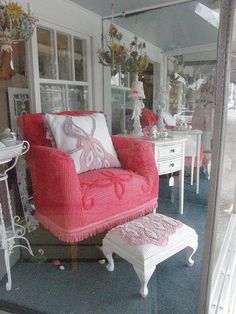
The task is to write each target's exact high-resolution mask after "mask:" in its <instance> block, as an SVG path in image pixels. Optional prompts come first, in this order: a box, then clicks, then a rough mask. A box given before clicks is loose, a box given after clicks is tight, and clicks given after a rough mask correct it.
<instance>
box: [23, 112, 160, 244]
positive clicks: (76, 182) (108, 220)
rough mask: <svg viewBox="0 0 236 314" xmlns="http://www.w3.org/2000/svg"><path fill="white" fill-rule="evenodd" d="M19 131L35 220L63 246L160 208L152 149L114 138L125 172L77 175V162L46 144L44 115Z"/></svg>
mask: <svg viewBox="0 0 236 314" xmlns="http://www.w3.org/2000/svg"><path fill="white" fill-rule="evenodd" d="M92 113H94V112H91V111H67V112H62V113H61V114H64V115H72V116H73V115H74V116H76V115H88V114H92ZM18 125H19V128H20V130H21V134H22V136H23V138H24V139H25V140H27V141H28V142H29V143H30V146H31V147H30V150H29V152H28V156H27V161H28V164H29V171H30V175H31V180H32V188H33V200H34V205H35V208H36V217H37V219H38V220H39V222H40V223H41V224H42V225H43V226H44V227H45V228H46V229H48V230H50V231H51V232H52V233H53V234H54V235H55V236H56V237H58V238H59V239H60V240H62V241H65V242H67V243H71V244H73V243H75V242H78V241H81V240H83V239H86V238H88V237H90V236H93V235H96V234H98V233H100V232H102V231H105V230H108V229H111V228H112V227H114V226H116V225H118V224H122V223H124V222H127V221H129V220H132V219H134V218H136V217H138V216H141V215H145V214H147V213H149V212H151V211H153V210H154V209H156V208H157V199H158V184H159V179H158V172H157V168H156V164H155V160H154V154H153V147H152V145H151V144H150V143H148V142H145V141H144V140H140V139H136V138H131V137H126V136H113V137H112V142H113V145H114V148H115V150H116V153H117V157H118V159H119V161H120V163H121V165H122V167H121V168H102V169H98V170H92V171H87V172H84V173H81V174H77V173H76V171H75V165H74V161H73V159H72V158H71V157H70V156H69V155H68V154H67V153H65V152H63V151H62V150H59V149H57V148H55V147H52V143H51V141H50V140H49V139H47V136H46V127H45V123H44V114H43V113H35V114H26V115H23V116H20V117H18Z"/></svg>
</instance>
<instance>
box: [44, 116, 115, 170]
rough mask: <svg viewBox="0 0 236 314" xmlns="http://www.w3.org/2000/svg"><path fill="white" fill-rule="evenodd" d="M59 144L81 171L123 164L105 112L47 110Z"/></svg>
mask: <svg viewBox="0 0 236 314" xmlns="http://www.w3.org/2000/svg"><path fill="white" fill-rule="evenodd" d="M45 121H46V123H47V125H48V127H49V128H50V131H51V133H52V135H53V137H54V140H55V143H56V147H57V148H58V149H61V150H63V151H64V152H66V153H68V154H69V155H70V156H71V158H72V159H73V160H74V162H75V168H76V172H77V173H82V172H86V171H88V170H93V169H100V168H111V167H121V164H120V162H119V160H118V158H117V154H116V151H115V149H114V146H113V143H112V140H111V137H110V134H109V131H108V127H107V124H106V119H105V117H104V115H103V114H102V113H95V114H91V115H86V116H69V115H55V114H49V113H46V114H45Z"/></svg>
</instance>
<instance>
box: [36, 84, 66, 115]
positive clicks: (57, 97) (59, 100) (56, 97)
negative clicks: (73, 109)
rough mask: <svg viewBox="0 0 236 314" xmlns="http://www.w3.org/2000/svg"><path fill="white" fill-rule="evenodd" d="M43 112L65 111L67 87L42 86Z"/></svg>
mask: <svg viewBox="0 0 236 314" xmlns="http://www.w3.org/2000/svg"><path fill="white" fill-rule="evenodd" d="M40 94H41V104H42V112H59V111H63V110H65V109H66V108H65V104H66V93H65V86H63V85H53V84H40Z"/></svg>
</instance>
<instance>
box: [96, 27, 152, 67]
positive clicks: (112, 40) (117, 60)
mask: <svg viewBox="0 0 236 314" xmlns="http://www.w3.org/2000/svg"><path fill="white" fill-rule="evenodd" d="M122 38H123V35H122V33H120V32H119V31H118V29H117V27H116V26H115V25H114V24H111V25H110V28H109V31H108V34H107V36H106V37H105V45H104V48H100V49H98V51H97V53H98V59H99V63H101V64H103V65H104V66H110V67H111V69H112V70H114V69H116V68H117V67H118V66H120V65H122V67H123V69H124V70H126V71H128V72H133V73H140V72H143V71H145V70H146V69H147V67H148V64H149V61H150V60H149V58H148V56H147V55H146V53H145V52H144V51H145V49H146V44H145V42H139V41H138V38H137V37H134V40H133V41H132V42H131V43H130V48H129V49H128V48H126V47H125V45H124V44H121V43H120V42H121V40H122Z"/></svg>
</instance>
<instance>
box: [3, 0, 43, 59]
mask: <svg viewBox="0 0 236 314" xmlns="http://www.w3.org/2000/svg"><path fill="white" fill-rule="evenodd" d="M37 21H38V20H37V19H36V18H35V17H33V16H32V14H31V12H30V7H29V5H28V13H26V12H25V11H24V10H23V8H22V7H21V6H20V5H19V4H17V3H16V2H11V1H9V2H6V4H5V5H1V6H0V48H1V51H6V52H9V53H11V52H12V45H13V44H16V43H18V42H21V41H26V40H28V39H29V38H30V37H31V35H32V33H33V30H34V27H35V24H36V22H37Z"/></svg>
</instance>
